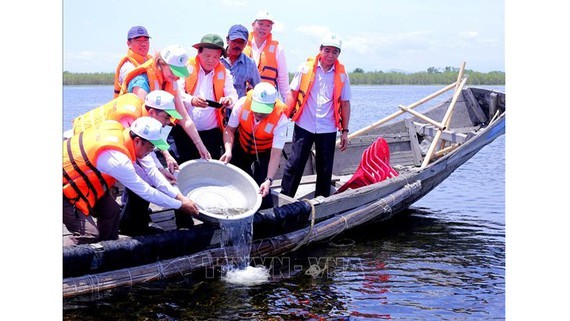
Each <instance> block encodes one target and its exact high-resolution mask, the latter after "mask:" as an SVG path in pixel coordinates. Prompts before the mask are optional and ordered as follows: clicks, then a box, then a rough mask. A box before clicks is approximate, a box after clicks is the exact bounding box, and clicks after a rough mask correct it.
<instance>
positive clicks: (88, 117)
mask: <svg viewBox="0 0 570 321" xmlns="http://www.w3.org/2000/svg"><path fill="white" fill-rule="evenodd" d="M141 116H148V112H147V111H146V108H144V101H143V100H142V99H140V97H139V96H137V95H135V94H133V93H128V94H125V95H122V96H119V97H117V98H115V99H113V100H111V101H110V102H108V103H106V104H104V105H102V106H99V107H96V108H94V109H91V110H90V111H88V112H86V113H85V114H83V115H81V116H78V117H76V118H75V119H74V120H73V134H74V135H76V134H78V133H80V132H82V131H84V130H86V129H88V128H91V127H93V126H96V125H98V124H99V123H101V122H102V121H104V120H116V121H118V122H120V121H121V119H122V118H123V117H131V118H132V119H133V120H135V119H137V118H139V117H141Z"/></svg>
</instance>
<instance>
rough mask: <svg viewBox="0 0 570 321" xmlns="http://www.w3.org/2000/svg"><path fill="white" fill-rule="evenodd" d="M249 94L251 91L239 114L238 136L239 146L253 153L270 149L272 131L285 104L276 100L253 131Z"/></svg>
mask: <svg viewBox="0 0 570 321" xmlns="http://www.w3.org/2000/svg"><path fill="white" fill-rule="evenodd" d="M251 95H252V91H249V92H248V93H247V95H246V98H245V102H244V103H243V106H242V110H241V113H240V115H239V127H238V137H239V143H240V146H241V148H242V149H243V150H244V151H245V152H246V153H249V154H255V153H256V151H257V152H264V151H268V150H270V149H271V146H272V144H273V132H274V131H275V127H277V124H278V123H279V119H280V118H281V114H283V111H284V110H285V108H286V106H285V104H284V103H282V102H281V101H279V100H277V101H276V102H275V105H274V107H273V111H272V112H271V114H269V116H267V117H266V118H265V119H264V120H262V121H261V122H259V124H257V126H256V128H255V132H254V128H253V123H254V121H255V119H254V117H253V112H252V111H251Z"/></svg>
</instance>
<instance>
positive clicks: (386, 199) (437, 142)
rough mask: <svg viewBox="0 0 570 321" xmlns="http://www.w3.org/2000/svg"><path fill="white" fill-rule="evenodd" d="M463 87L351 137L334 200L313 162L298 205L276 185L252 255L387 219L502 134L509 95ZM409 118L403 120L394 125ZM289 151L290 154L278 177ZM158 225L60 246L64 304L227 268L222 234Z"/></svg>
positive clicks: (204, 227)
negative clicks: (320, 190)
mask: <svg viewBox="0 0 570 321" xmlns="http://www.w3.org/2000/svg"><path fill="white" fill-rule="evenodd" d="M466 80H467V78H465V77H463V69H461V71H460V73H459V75H458V79H457V81H456V82H455V83H453V84H450V85H448V86H446V87H444V88H442V89H441V90H439V91H437V92H435V93H433V94H431V95H429V96H427V97H425V98H423V99H421V100H419V101H417V102H415V103H413V104H411V105H409V106H399V110H397V111H396V112H395V113H394V114H392V115H390V116H387V117H385V118H383V119H381V120H379V121H377V122H375V123H374V124H371V125H370V126H368V127H366V128H363V129H361V130H359V131H357V132H355V133H353V134H351V135H349V139H350V145H349V150H348V151H346V152H342V153H340V152H337V153H336V154H335V162H334V170H333V179H332V182H331V189H332V190H333V191H334V192H335V193H334V194H332V195H331V196H329V197H326V198H325V197H320V196H319V197H316V198H315V197H313V189H314V179H315V175H314V173H315V171H314V168H313V163H312V162H311V161H309V162H308V164H307V166H306V168H305V172H304V174H305V176H304V178H303V180H302V182H301V186H300V188H299V190H298V192H297V195H296V197H295V198H290V197H287V196H285V195H282V194H279V186H280V181H279V180H276V181H274V183H273V186H272V189H273V190H272V195H273V197H274V200H275V204H276V206H275V207H274V208H273V209H266V210H260V211H258V212H257V213H255V216H254V222H253V241H252V244H251V256H252V257H266V256H277V255H282V254H285V253H287V252H291V251H295V250H296V249H298V248H299V247H300V246H303V245H306V244H308V243H311V242H314V241H318V240H323V239H327V238H331V237H333V236H335V235H337V234H339V233H342V232H343V231H345V230H348V229H350V228H353V227H355V226H359V225H362V224H365V223H370V222H378V221H384V220H388V219H390V218H392V217H394V216H395V215H397V214H398V213H400V212H402V211H403V210H405V209H407V208H408V207H409V206H410V205H412V204H413V203H414V202H416V201H417V200H419V199H420V198H422V197H424V196H425V195H426V194H428V193H429V192H430V191H431V190H433V189H434V188H435V187H436V186H438V185H439V184H440V183H441V182H443V181H444V180H445V179H446V178H447V177H448V176H449V175H450V174H451V173H452V172H453V171H455V170H456V169H457V168H458V167H459V166H461V165H462V164H464V163H465V162H466V161H468V160H469V159H470V158H471V157H473V156H474V155H475V154H476V153H477V152H478V151H479V150H481V148H483V147H484V146H486V145H487V144H490V143H491V142H493V140H494V139H496V138H497V137H499V136H501V135H503V134H504V132H505V106H506V102H505V94H504V93H501V92H496V91H492V90H487V89H483V88H475V87H465V83H466ZM452 89H453V90H454V92H453V96H452V97H451V98H449V99H448V100H447V101H445V102H443V103H441V104H439V105H437V106H435V107H433V108H430V109H429V110H427V111H425V112H423V113H418V112H416V111H415V110H414V108H416V107H417V106H419V105H421V104H423V103H425V102H427V101H429V100H431V99H433V98H435V97H437V96H440V95H441V94H443V93H445V92H448V91H450V90H452ZM403 114H405V115H406V116H407V117H400V118H401V119H395V118H396V117H398V116H400V115H403ZM379 146H380V147H382V148H385V147H386V146H387V147H388V148H389V153H388V155H389V159H387V158H388V157H387V156H388V155H384V159H380V157H376V156H377V155H376V154H375V153H373V151H377V150H378V148H380V147H379ZM290 148H291V147H290V145H286V147H285V149H284V157H282V163H281V166H280V168H281V170H282V168H283V166H284V164H285V159H286V157H287V155H289V153H290V152H291V149H290ZM375 155H376V156H375ZM387 162H388V164H386V163H387ZM280 174H281V172H280ZM152 219H153V221H154V223H155V224H157V225H159V226H161V227H162V228H163V229H165V230H166V232H163V233H159V234H154V235H146V236H136V237H121V238H120V239H119V240H115V241H103V242H100V243H96V244H89V245H78V246H72V247H64V249H63V257H64V264H63V274H64V278H63V296H64V297H73V296H77V295H82V294H89V293H96V292H98V291H102V290H107V289H111V288H116V287H120V286H131V285H134V284H137V283H142V282H149V281H155V280H158V279H163V278H168V277H173V276H180V275H185V274H188V273H192V272H193V271H198V270H200V269H202V270H203V269H205V268H208V267H211V266H212V265H215V264H220V263H222V262H220V260H223V258H224V252H223V249H222V248H221V246H220V229H219V226H215V225H214V224H197V225H195V226H194V227H193V228H191V229H188V230H177V229H176V228H175V225H174V222H173V214H172V211H157V212H155V213H154V214H153V215H152Z"/></svg>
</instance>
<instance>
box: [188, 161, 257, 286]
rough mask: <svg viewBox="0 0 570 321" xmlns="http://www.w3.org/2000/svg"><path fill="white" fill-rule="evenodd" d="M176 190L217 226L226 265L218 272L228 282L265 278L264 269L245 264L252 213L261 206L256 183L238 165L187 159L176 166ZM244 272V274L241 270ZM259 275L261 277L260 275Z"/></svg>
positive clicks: (203, 217) (251, 234)
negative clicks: (177, 188) (220, 272)
mask: <svg viewBox="0 0 570 321" xmlns="http://www.w3.org/2000/svg"><path fill="white" fill-rule="evenodd" d="M177 181H178V186H179V189H180V192H181V193H182V194H183V195H186V196H187V197H188V198H190V199H191V200H192V201H194V203H196V205H197V207H198V210H199V212H200V214H199V219H200V220H202V221H203V222H207V223H210V224H217V225H219V226H220V228H221V232H222V233H221V244H222V247H223V249H224V253H225V254H226V258H225V259H226V262H227V265H226V266H225V267H223V269H222V272H223V273H224V275H228V273H229V276H231V277H229V278H226V280H228V281H229V282H232V283H243V282H244V277H245V276H247V279H248V280H247V281H246V283H251V272H252V269H253V270H255V271H254V272H255V273H253V275H254V279H255V282H253V283H259V280H263V279H265V280H266V279H267V278H266V277H265V276H266V275H267V273H266V271H260V270H259V269H258V268H252V267H250V266H249V261H250V256H249V255H250V251H251V240H252V237H253V215H254V214H255V213H256V212H257V210H258V209H259V207H260V206H261V195H260V194H259V193H258V190H259V186H258V185H257V183H256V182H255V181H254V180H253V178H252V177H251V176H249V175H248V174H247V173H246V172H244V171H242V170H241V169H240V168H238V167H236V166H234V165H232V164H225V163H224V162H221V161H218V160H203V159H200V160H191V161H188V162H185V163H183V164H182V165H180V172H179V173H178V177H177ZM246 271H247V273H246V274H245V275H244V274H243V273H245V272H246ZM260 276H261V277H260Z"/></svg>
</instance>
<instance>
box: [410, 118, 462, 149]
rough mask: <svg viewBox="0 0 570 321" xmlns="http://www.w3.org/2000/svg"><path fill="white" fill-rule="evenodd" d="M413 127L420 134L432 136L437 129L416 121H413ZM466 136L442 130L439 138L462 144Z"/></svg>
mask: <svg viewBox="0 0 570 321" xmlns="http://www.w3.org/2000/svg"><path fill="white" fill-rule="evenodd" d="M414 127H415V130H416V131H417V132H418V133H420V134H421V135H425V136H432V137H433V136H435V134H436V131H437V130H438V129H437V128H435V127H433V126H432V125H429V124H422V123H416V122H414ZM466 138H467V135H465V134H462V133H458V132H456V131H451V130H443V131H442V132H441V139H443V140H447V141H449V142H452V143H458V144H463V142H465V139H466Z"/></svg>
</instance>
